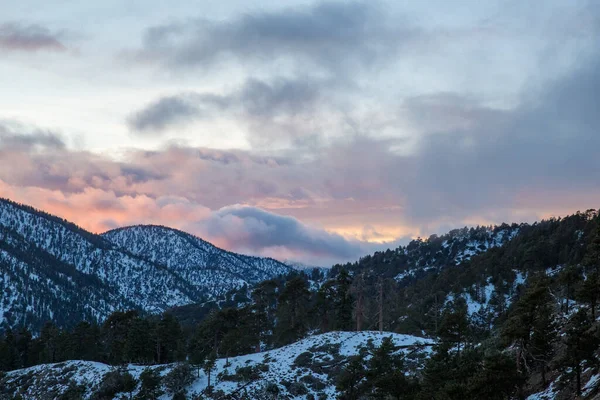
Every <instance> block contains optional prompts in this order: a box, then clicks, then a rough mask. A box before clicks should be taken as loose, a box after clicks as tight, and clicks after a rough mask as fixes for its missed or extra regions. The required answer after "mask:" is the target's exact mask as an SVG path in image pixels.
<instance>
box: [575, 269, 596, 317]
mask: <svg viewBox="0 0 600 400" xmlns="http://www.w3.org/2000/svg"><path fill="white" fill-rule="evenodd" d="M577 297H578V299H579V300H580V301H582V302H583V303H585V304H587V305H588V306H589V307H590V310H591V312H592V319H593V320H596V304H597V303H598V299H599V298H600V276H599V275H598V273H597V272H596V271H594V272H592V273H590V274H589V275H588V276H587V278H586V280H585V281H584V282H583V283H582V284H581V287H580V288H579V291H578V292H577Z"/></svg>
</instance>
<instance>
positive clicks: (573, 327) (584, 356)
mask: <svg viewBox="0 0 600 400" xmlns="http://www.w3.org/2000/svg"><path fill="white" fill-rule="evenodd" d="M565 333H566V335H565V344H566V347H567V349H566V352H565V355H564V359H563V363H565V364H566V365H568V366H569V367H571V368H572V370H573V371H575V388H576V391H577V395H578V396H581V371H582V363H583V362H584V361H589V362H591V363H595V362H596V359H595V355H594V351H595V350H596V348H597V347H598V344H599V343H598V336H597V335H596V334H595V333H594V332H593V331H592V321H591V320H590V318H589V316H588V315H587V311H586V310H585V309H581V310H579V311H577V312H576V313H575V314H573V315H572V316H571V318H569V322H568V323H567V328H566V332H565Z"/></svg>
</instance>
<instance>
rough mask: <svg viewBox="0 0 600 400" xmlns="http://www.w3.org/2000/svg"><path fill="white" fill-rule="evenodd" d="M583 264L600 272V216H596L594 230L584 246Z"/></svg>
mask: <svg viewBox="0 0 600 400" xmlns="http://www.w3.org/2000/svg"><path fill="white" fill-rule="evenodd" d="M583 264H584V265H585V266H587V267H590V268H593V269H594V271H595V272H596V273H598V274H600V216H599V217H597V218H596V232H595V234H594V236H593V237H592V240H591V241H590V243H589V244H588V245H587V247H586V252H585V256H584V258H583Z"/></svg>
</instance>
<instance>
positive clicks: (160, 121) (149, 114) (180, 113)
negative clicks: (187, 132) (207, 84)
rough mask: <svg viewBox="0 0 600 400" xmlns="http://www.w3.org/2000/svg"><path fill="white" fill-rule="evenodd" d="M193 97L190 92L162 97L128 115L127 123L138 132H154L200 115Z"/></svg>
mask: <svg viewBox="0 0 600 400" xmlns="http://www.w3.org/2000/svg"><path fill="white" fill-rule="evenodd" d="M194 97H196V96H194V95H190V94H180V95H177V96H168V97H162V98H160V99H158V100H157V101H155V102H153V103H151V104H149V105H147V106H146V107H144V108H143V109H142V110H140V111H138V112H136V113H134V114H133V115H132V116H130V118H129V119H128V121H127V122H128V125H129V127H130V128H131V129H133V130H135V131H138V132H151V133H156V132H160V131H163V130H165V129H167V128H169V127H173V126H174V125H179V124H182V123H185V122H187V121H190V120H193V119H195V118H197V117H199V116H200V115H201V113H200V110H199V108H198V106H197V105H196V104H195V103H196V101H195V100H194Z"/></svg>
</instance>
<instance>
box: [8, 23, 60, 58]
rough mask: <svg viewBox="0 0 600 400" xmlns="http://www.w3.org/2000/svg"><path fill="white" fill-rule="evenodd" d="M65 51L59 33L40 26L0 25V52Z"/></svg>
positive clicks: (21, 24) (22, 24)
mask: <svg viewBox="0 0 600 400" xmlns="http://www.w3.org/2000/svg"><path fill="white" fill-rule="evenodd" d="M66 49H67V48H66V46H65V45H64V44H63V43H62V41H61V35H60V33H57V32H52V31H51V30H50V29H48V28H46V27H43V26H41V25H36V24H24V23H17V22H12V23H4V24H0V50H6V51H28V52H35V51H41V50H47V51H65V50H66Z"/></svg>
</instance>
